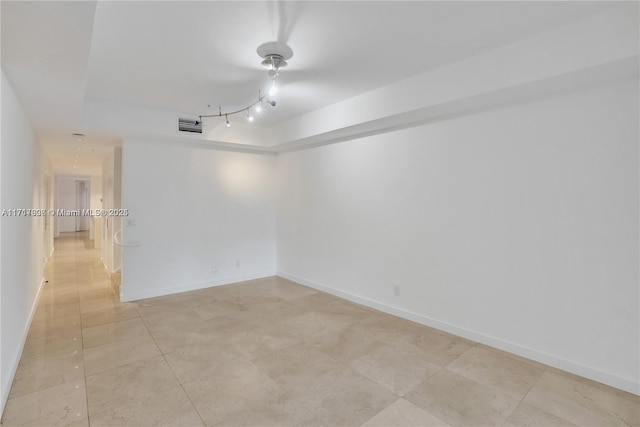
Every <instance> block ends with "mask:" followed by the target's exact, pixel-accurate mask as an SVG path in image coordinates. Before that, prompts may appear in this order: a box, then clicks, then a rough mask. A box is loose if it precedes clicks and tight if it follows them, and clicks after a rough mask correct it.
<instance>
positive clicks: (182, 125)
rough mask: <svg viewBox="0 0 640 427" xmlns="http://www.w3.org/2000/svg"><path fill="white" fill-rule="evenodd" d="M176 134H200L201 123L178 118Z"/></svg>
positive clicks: (197, 120)
mask: <svg viewBox="0 0 640 427" xmlns="http://www.w3.org/2000/svg"><path fill="white" fill-rule="evenodd" d="M178 132H188V133H202V121H201V120H199V119H194V118H185V117H178Z"/></svg>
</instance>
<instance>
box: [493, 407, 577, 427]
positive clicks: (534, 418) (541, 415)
mask: <svg viewBox="0 0 640 427" xmlns="http://www.w3.org/2000/svg"><path fill="white" fill-rule="evenodd" d="M504 425H505V427H511V426H521V427H553V426H557V427H563V426H573V425H575V424H573V423H570V422H569V421H567V420H563V419H562V418H559V417H556V416H555V415H552V414H550V413H548V412H545V411H543V410H542V409H538V408H536V407H535V406H531V405H529V404H528V403H524V402H520V404H519V405H518V406H517V407H516V409H514V410H513V412H512V413H511V415H509V418H508V419H507V422H506V423H505V424H504Z"/></svg>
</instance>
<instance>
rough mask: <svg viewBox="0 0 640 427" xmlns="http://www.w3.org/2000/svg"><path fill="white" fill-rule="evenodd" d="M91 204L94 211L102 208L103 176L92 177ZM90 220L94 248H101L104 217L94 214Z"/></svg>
mask: <svg viewBox="0 0 640 427" xmlns="http://www.w3.org/2000/svg"><path fill="white" fill-rule="evenodd" d="M89 205H90V209H91V210H92V211H93V212H95V211H96V210H99V209H102V176H99V175H96V176H92V177H91V201H90V203H89ZM90 221H91V223H90V225H91V228H90V230H89V239H90V240H93V244H94V248H96V249H99V248H100V247H101V245H102V217H100V216H94V217H92V218H90Z"/></svg>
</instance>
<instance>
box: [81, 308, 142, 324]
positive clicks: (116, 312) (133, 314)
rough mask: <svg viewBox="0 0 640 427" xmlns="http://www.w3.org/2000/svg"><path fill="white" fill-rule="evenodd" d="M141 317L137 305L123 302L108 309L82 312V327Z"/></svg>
mask: <svg viewBox="0 0 640 427" xmlns="http://www.w3.org/2000/svg"><path fill="white" fill-rule="evenodd" d="M137 317H140V316H139V315H138V312H137V311H136V307H135V306H134V305H130V304H122V305H120V306H119V307H115V308H112V309H108V310H101V311H98V312H93V313H84V314H82V327H83V328H91V327H94V326H100V325H104V324H106V323H113V322H122V321H124V320H130V319H135V318H137Z"/></svg>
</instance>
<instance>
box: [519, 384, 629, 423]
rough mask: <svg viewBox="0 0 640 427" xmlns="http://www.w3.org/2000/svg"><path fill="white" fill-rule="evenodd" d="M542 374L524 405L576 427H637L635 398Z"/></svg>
mask: <svg viewBox="0 0 640 427" xmlns="http://www.w3.org/2000/svg"><path fill="white" fill-rule="evenodd" d="M607 389H609V388H608V387H607V388H605V387H603V386H601V385H597V384H596V383H593V384H589V383H588V382H587V381H577V380H574V379H571V378H569V377H567V376H562V375H558V374H556V373H552V372H545V373H544V374H542V377H540V379H539V380H538V382H537V383H536V385H535V386H533V388H532V389H531V391H530V392H529V394H527V396H526V397H525V398H524V400H523V401H524V402H525V403H528V404H530V405H533V406H535V407H537V408H539V409H542V410H544V411H546V412H548V413H550V414H553V415H555V416H557V417H559V418H562V419H565V420H568V421H571V422H572V423H575V424H578V425H598V426H605V425H610V426H626V425H633V426H636V425H640V404H639V401H638V398H637V396H633V395H631V394H627V395H626V397H625V396H624V395H623V392H619V391H617V390H615V391H614V390H613V389H610V390H607Z"/></svg>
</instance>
